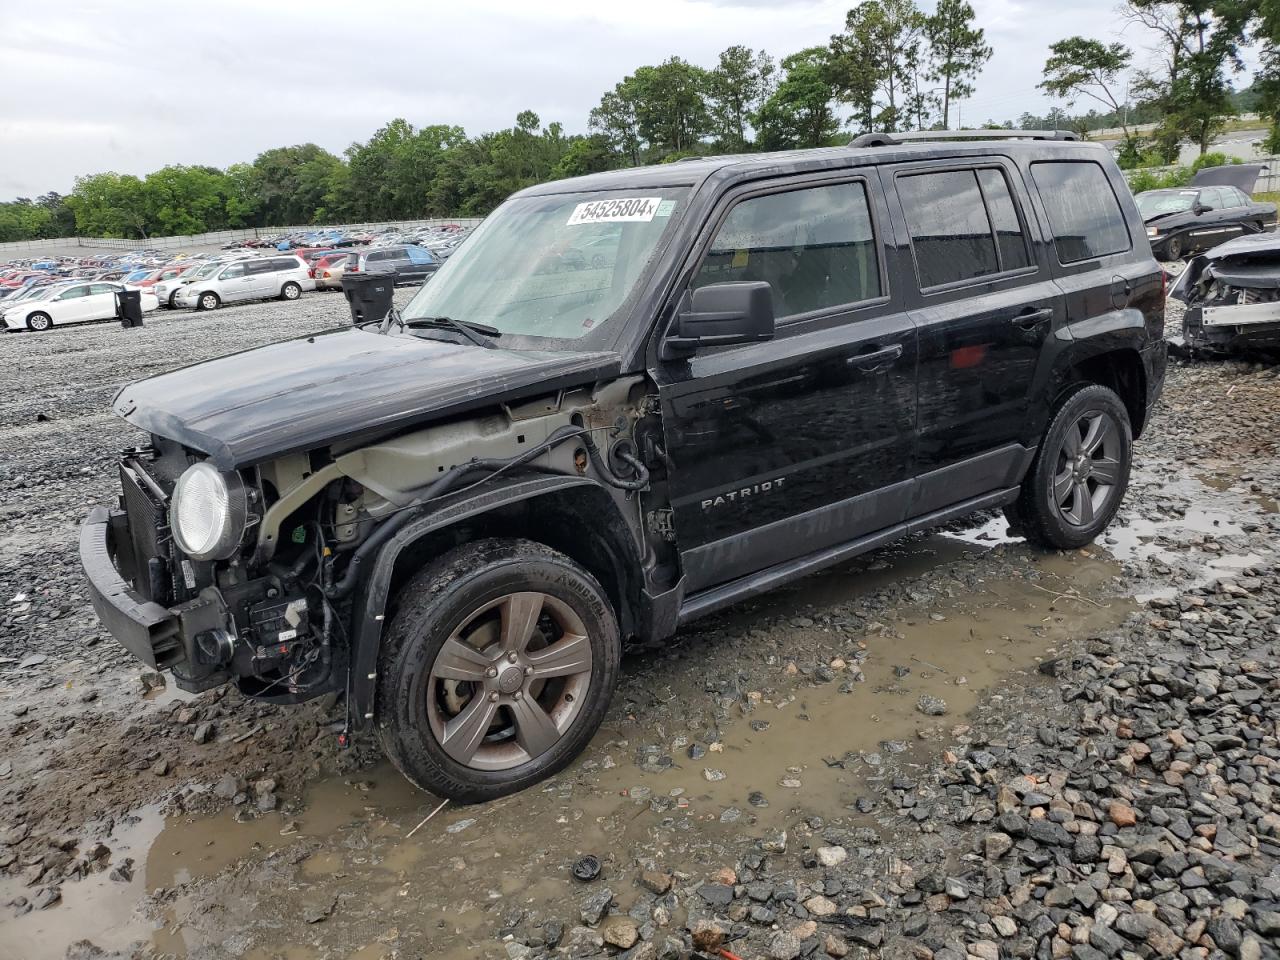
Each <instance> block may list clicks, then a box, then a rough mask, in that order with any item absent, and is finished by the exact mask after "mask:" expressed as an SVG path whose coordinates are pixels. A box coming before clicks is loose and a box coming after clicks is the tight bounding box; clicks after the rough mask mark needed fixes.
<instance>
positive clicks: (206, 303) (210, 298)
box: [196, 290, 222, 310]
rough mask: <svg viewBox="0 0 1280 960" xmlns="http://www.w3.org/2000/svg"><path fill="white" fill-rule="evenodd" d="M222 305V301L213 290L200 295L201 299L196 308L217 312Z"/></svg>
mask: <svg viewBox="0 0 1280 960" xmlns="http://www.w3.org/2000/svg"><path fill="white" fill-rule="evenodd" d="M221 304H222V299H221V298H220V297H219V296H218V295H217V294H216V293H214V292H213V291H212V290H210V291H208V292H206V293H202V294H200V299H199V300H197V301H196V306H197V307H199V308H200V309H201V310H217V309H218V307H219V306H220V305H221Z"/></svg>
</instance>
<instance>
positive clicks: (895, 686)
mask: <svg viewBox="0 0 1280 960" xmlns="http://www.w3.org/2000/svg"><path fill="white" fill-rule="evenodd" d="M345 322H347V314H346V310H345V304H344V303H343V302H342V301H341V300H340V299H339V298H338V297H335V296H331V295H324V294H310V295H307V296H304V297H303V298H302V300H300V301H299V302H297V303H293V304H276V303H271V304H259V305H248V306H242V307H233V308H225V309H223V310H219V311H217V312H215V313H211V314H208V315H201V314H183V315H171V314H159V315H153V316H152V317H149V318H148V324H147V327H146V328H145V329H143V330H135V331H123V330H121V329H120V328H119V327H116V326H107V325H104V326H98V327H92V328H78V329H66V330H59V331H55V332H53V333H51V334H47V335H43V336H35V335H27V334H21V335H14V336H5V337H0V357H3V359H4V360H5V361H7V365H8V366H9V368H10V369H11V370H13V371H16V372H15V373H14V374H12V375H11V376H10V377H9V378H8V380H7V381H6V382H7V390H8V393H7V395H6V396H5V398H4V399H5V405H6V409H7V410H8V411H9V414H10V415H9V417H7V418H6V426H5V427H4V428H3V429H4V431H5V433H6V435H5V437H4V441H3V444H2V446H0V449H3V450H4V451H5V453H4V458H3V460H2V461H0V478H2V479H3V481H4V484H3V488H4V490H5V496H4V499H3V500H2V501H0V511H2V516H3V518H4V519H5V521H6V523H5V526H4V532H3V534H2V536H3V538H4V545H5V547H6V549H5V550H4V551H3V552H2V553H0V604H2V606H0V618H3V619H2V622H3V631H0V803H2V804H3V806H4V809H5V817H4V820H3V821H0V958H6V960H7V958H8V957H14V958H22V960H35V958H40V957H61V956H64V955H65V956H74V957H100V956H106V955H113V956H131V957H132V956H137V957H160V956H191V957H207V958H222V957H246V958H259V957H261V958H270V957H285V956H288V957H290V958H294V957H330V956H334V957H346V956H360V957H362V958H365V957H381V958H390V957H420V956H421V957H425V956H431V957H446V958H451V957H458V958H462V957H476V956H494V957H507V958H510V960H519V958H523V957H542V956H574V957H593V956H605V955H623V956H626V957H627V958H628V960H651V958H658V957H661V958H667V960H671V958H676V957H681V958H682V957H688V956H690V954H691V951H693V950H694V949H695V948H696V949H700V950H706V951H709V952H710V953H711V955H715V952H716V951H717V950H719V949H722V948H723V949H727V950H729V951H731V952H732V954H734V955H736V956H740V957H743V958H755V957H762V958H771V960H793V958H796V957H800V956H805V957H822V956H832V957H841V956H845V955H851V956H886V957H905V956H911V957H913V958H918V960H934V958H936V960H967V958H977V960H997V958H998V957H1006V958H1007V957H1018V958H1032V957H1034V958H1036V960H1061V958H1065V957H1068V956H1070V957H1072V958H1074V960H1102V958H1107V957H1120V958H1124V960H1132V958H1147V957H1173V956H1178V957H1183V958H1186V960H1193V958H1194V960H1216V958H1218V957H1223V956H1229V957H1233V958H1238V960H1262V958H1276V957H1280V728H1278V727H1280V581H1278V578H1277V577H1276V575H1275V562H1276V547H1275V543H1276V535H1277V534H1278V533H1280V519H1278V518H1280V514H1277V513H1276V512H1275V511H1276V509H1277V503H1276V500H1277V498H1278V497H1280V456H1277V442H1278V440H1280V368H1266V367H1260V366H1257V365H1251V364H1247V363H1231V364H1224V363H1218V364H1202V365H1195V366H1177V367H1175V368H1174V369H1173V370H1172V371H1171V376H1170V381H1169V384H1168V387H1167V389H1166V394H1165V401H1164V403H1163V404H1162V406H1161V408H1160V409H1159V410H1158V412H1157V415H1156V419H1155V421H1154V423H1153V425H1152V427H1151V430H1150V432H1149V435H1148V436H1147V437H1145V438H1144V439H1143V440H1142V442H1141V443H1140V445H1139V447H1138V452H1137V456H1136V469H1135V475H1134V479H1133V483H1132V485H1131V488H1130V493H1129V497H1128V499H1127V501H1126V505H1125V507H1124V509H1123V511H1122V514H1121V516H1120V517H1119V518H1118V521H1117V523H1116V524H1115V525H1114V526H1113V527H1112V529H1111V530H1109V531H1108V534H1107V536H1106V537H1105V539H1104V542H1102V543H1100V544H1098V545H1097V546H1095V547H1093V548H1089V549H1087V550H1083V551H1076V552H1073V553H1070V554H1044V553H1039V552H1036V551H1033V550H1031V549H1029V548H1028V547H1026V546H1025V545H1024V544H1023V543H1021V542H1020V541H1016V540H1008V539H1007V538H1006V537H1005V536H1004V529H1003V524H1002V523H1001V522H1000V521H999V519H998V518H978V519H977V521H976V522H975V523H970V524H966V525H961V526H957V527H956V528H954V529H953V530H950V531H946V532H943V533H939V534H934V535H932V536H929V537H921V538H917V539H915V540H912V541H909V542H907V543H906V544H903V545H900V546H898V547H895V548H893V549H889V550H885V551H880V552H877V553H875V554H872V555H870V556H868V557H865V558H862V559H861V560H859V561H857V562H855V563H853V564H850V565H847V566H845V567H842V568H840V569H838V570H835V571H831V572H829V573H827V574H823V575H819V576H817V577H813V578H809V579H808V580H806V581H804V582H803V583H801V584H798V585H796V586H794V587H791V588H788V589H786V590H783V591H780V592H778V593H776V594H774V595H771V596H769V597H765V598H761V599H759V600H757V601H754V602H752V603H750V604H747V605H744V606H743V607H741V608H738V609H735V610H733V611H731V612H729V613H726V614H724V615H721V616H718V617H715V618H712V619H710V620H708V621H705V622H703V623H701V624H699V625H698V626H697V627H696V628H695V629H691V630H687V631H684V632H682V634H681V635H680V636H679V637H678V638H677V639H676V641H675V642H674V643H672V644H670V645H668V646H665V647H664V648H662V649H660V650H655V651H641V652H636V653H633V654H632V655H631V656H629V657H628V658H627V661H626V664H625V667H624V677H623V680H622V684H621V687H620V690H619V695H618V697H617V698H616V701H615V705H614V707H613V709H611V711H610V714H609V716H608V718H607V720H606V723H605V726H604V728H602V731H601V733H600V735H599V736H597V738H596V739H595V741H594V742H593V744H592V746H591V748H590V749H589V750H588V752H587V753H586V755H585V756H584V758H583V760H582V761H580V762H579V763H577V764H575V765H574V767H573V768H571V769H570V770H569V771H567V772H566V773H565V774H562V775H561V776H559V777H557V778H555V779H554V780H553V781H551V782H549V783H548V784H546V785H545V786H544V787H543V788H541V789H537V790H534V791H530V792H528V793H527V794H524V795H521V796H519V797H516V798H510V799H508V800H506V801H502V802H499V803H497V804H492V805H488V806H486V807H470V808H465V809H452V808H447V809H446V810H445V811H443V812H442V813H441V814H440V815H439V816H438V817H437V818H435V819H433V820H432V821H431V822H429V823H427V824H426V825H425V826H424V827H423V828H422V829H421V832H419V833H418V834H417V835H416V836H415V837H413V838H411V839H410V838H408V837H407V836H406V835H407V834H408V832H409V831H410V830H412V829H413V828H414V827H415V825H417V824H419V823H420V821H422V820H423V818H424V817H425V816H426V815H427V813H428V812H429V811H430V810H432V809H433V808H434V807H435V805H436V803H435V801H434V800H433V799H432V798H429V797H424V796H423V795H421V794H416V793H414V792H413V791H412V790H410V789H409V788H407V786H406V785H405V784H404V783H403V781H400V780H399V779H398V778H397V777H395V776H394V774H393V773H390V772H389V771H388V770H387V768H386V765H385V764H382V763H379V762H378V760H377V757H376V754H375V753H374V751H373V750H371V749H369V747H368V746H367V745H357V746H356V747H355V748H353V749H350V750H346V751H341V750H339V749H338V748H337V745H336V741H335V737H334V731H335V724H336V722H337V721H339V719H340V718H339V716H338V712H339V710H340V707H336V706H335V705H334V704H333V703H332V702H323V701H322V702H317V703H311V704H308V705H306V706H304V707H301V708H275V707H270V706H264V705H259V704H254V703H250V702H247V701H244V700H243V699H242V698H240V697H239V695H238V694H235V693H234V692H225V691H210V692H208V693H206V694H203V695H200V696H198V697H185V696H179V695H177V694H176V692H174V691H172V690H171V689H168V688H164V687H162V686H158V685H157V681H156V679H155V678H154V677H150V676H146V675H144V674H142V672H141V671H140V670H139V669H138V667H137V665H136V663H134V662H133V661H132V660H131V659H130V658H129V657H128V655H126V654H124V653H123V652H122V651H120V650H118V649H117V648H116V646H115V644H114V643H113V642H111V641H110V640H109V638H107V637H106V636H105V635H104V634H103V632H102V630H101V628H100V627H99V626H98V624H97V622H96V620H95V618H94V617H93V614H92V611H91V609H90V608H89V605H88V603H87V599H86V597H85V595H84V593H83V591H82V588H81V586H80V574H79V570H78V561H77V559H76V551H75V545H76V531H77V527H78V524H79V521H80V519H81V517H82V516H83V513H84V512H85V510H86V508H87V505H89V504H91V503H102V502H107V501H108V500H109V499H111V498H113V497H114V495H115V490H116V484H117V481H116V478H115V476H114V458H115V454H116V453H117V451H118V450H119V449H121V448H123V447H125V446H127V445H129V444H130V443H132V442H134V441H135V436H133V435H131V431H130V429H129V428H128V427H127V426H126V425H124V424H123V423H121V422H119V421H117V420H115V419H114V418H113V417H112V416H111V414H110V412H109V403H110V400H111V397H112V396H113V395H114V392H115V391H116V390H117V389H118V388H119V387H120V386H121V385H123V384H124V383H125V382H127V381H128V380H131V379H135V378H137V377H139V376H144V375H147V374H150V373H155V372H159V371H160V370H164V369H169V368H171V367H173V366H176V365H179V364H182V363H186V362H190V361H193V360H198V359H201V358H204V357H210V356H216V355H220V354H224V353H227V352H230V351H233V350H237V349H243V348H248V347H251V346H254V345H256V344H260V343H265V342H269V341H273V340H278V339H282V338H284V337H287V336H292V335H297V334H302V333H306V332H311V331H314V330H317V329H321V328H324V327H327V326H336V325H339V324H342V323H345ZM584 854H592V855H594V856H596V857H597V858H599V860H600V861H601V863H602V870H601V874H600V876H599V877H598V878H597V879H595V880H592V881H590V882H588V883H580V882H578V881H576V880H573V879H572V878H571V867H572V866H573V864H574V862H575V861H576V860H577V859H578V858H580V857H581V856H583V855H584Z"/></svg>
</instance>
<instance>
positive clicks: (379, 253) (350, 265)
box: [346, 244, 440, 283]
mask: <svg viewBox="0 0 1280 960" xmlns="http://www.w3.org/2000/svg"><path fill="white" fill-rule="evenodd" d="M346 269H347V270H348V271H351V272H353V273H355V272H358V273H368V272H369V271H370V270H376V271H384V272H385V271H389V272H392V273H394V274H395V275H396V280H395V282H396V283H415V282H419V281H422V280H425V279H426V278H427V277H429V276H430V275H431V274H433V273H435V272H436V271H437V270H439V269H440V261H439V260H437V259H436V258H435V256H433V255H432V253H431V251H430V250H427V249H426V248H425V247H419V246H415V245H414V244H395V245H393V246H386V247H376V248H374V249H371V250H365V251H362V252H359V253H353V254H351V256H350V257H349V258H348V259H347V263H346Z"/></svg>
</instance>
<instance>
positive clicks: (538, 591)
mask: <svg viewBox="0 0 1280 960" xmlns="http://www.w3.org/2000/svg"><path fill="white" fill-rule="evenodd" d="M620 648H621V644H620V640H619V635H618V626H617V621H616V619H615V617H614V613H613V609H612V607H611V606H610V604H609V602H608V600H607V598H606V597H605V594H604V591H603V589H602V588H601V587H600V584H599V583H597V582H596V580H595V579H594V578H593V577H592V576H591V575H590V574H589V573H587V571H585V570H583V569H582V568H581V567H580V566H578V565H577V564H576V563H574V562H573V561H572V560H570V559H569V558H568V557H566V556H564V555H563V554H561V553H558V552H557V551H555V550H552V549H551V548H549V547H545V546H542V545H541V544H536V543H532V542H529V541H524V540H481V541H477V542H475V543H470V544H465V545H463V546H461V547H458V548H456V549H455V550H452V551H450V552H449V553H447V554H445V555H444V556H442V557H440V558H439V559H438V560H436V561H435V562H433V563H431V564H430V565H428V566H427V567H426V568H424V569H423V570H422V571H421V572H420V573H419V574H418V575H417V576H415V577H414V578H413V579H412V580H411V581H410V582H409V583H408V584H407V585H406V586H405V588H404V589H403V590H402V591H401V593H400V597H399V609H398V610H397V612H396V614H395V616H394V618H393V620H392V623H391V626H390V629H389V630H388V632H387V637H386V639H385V641H384V646H383V650H382V653H381V656H380V660H379V670H378V689H377V708H376V712H377V728H378V733H379V736H380V739H381V741H382V745H383V749H384V750H385V751H386V753H387V755H388V756H389V757H390V758H391V761H392V763H394V764H395V766H396V767H397V769H399V770H400V772H401V773H403V774H404V775H405V776H406V777H407V778H408V779H409V780H411V781H412V782H413V783H415V784H416V785H418V786H419V787H421V788H423V789H424V790H428V791H430V792H432V793H435V794H438V795H439V796H443V797H450V798H452V799H454V800H457V801H461V802H464V803H473V802H478V801H482V800H492V799H494V798H496V797H501V796H505V795H506V794H509V793H514V792H516V791H518V790H523V789H524V788H525V787H528V786H531V785H532V784H534V783H537V782H538V781H539V780H542V779H544V778H546V777H549V776H551V775H552V774H554V773H556V772H558V771H559V770H562V769H563V768H564V767H566V766H567V765H568V764H569V763H570V762H571V761H572V760H573V759H574V757H576V756H577V755H578V754H579V753H581V752H582V750H583V748H584V747H586V745H587V743H588V742H589V741H590V739H591V737H592V735H593V734H594V733H595V731H596V729H597V728H598V727H599V726H600V722H601V720H603V719H604V714H605V710H606V708H607V707H608V705H609V700H610V698H611V696H612V695H613V688H614V685H615V683H616V681H617V675H618V662H619V658H620Z"/></svg>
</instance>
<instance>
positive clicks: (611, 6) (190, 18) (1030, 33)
mask: <svg viewBox="0 0 1280 960" xmlns="http://www.w3.org/2000/svg"><path fill="white" fill-rule="evenodd" d="M971 2H972V3H973V5H974V7H975V8H976V9H977V11H978V23H979V24H980V25H981V26H982V27H984V28H985V29H986V32H987V39H988V42H989V43H990V45H991V46H992V47H993V48H994V50H995V56H994V57H993V58H992V59H991V61H990V62H989V63H988V65H987V67H986V69H985V70H984V71H983V73H982V75H981V77H980V78H979V79H978V83H977V91H976V93H975V95H974V97H973V99H972V100H971V101H968V102H965V103H964V104H962V107H961V109H962V117H963V119H964V120H965V121H966V122H980V121H983V120H986V119H987V118H993V119H997V120H1004V119H1015V118H1016V117H1017V116H1018V115H1019V114H1020V113H1022V112H1023V111H1028V110H1029V111H1032V112H1036V113H1043V112H1047V109H1048V107H1049V105H1050V104H1049V103H1048V101H1047V100H1046V99H1045V98H1044V97H1043V96H1041V95H1040V93H1039V92H1038V91H1037V90H1036V89H1035V85H1036V83H1037V81H1038V80H1039V79H1040V70H1041V68H1042V66H1043V64H1044V60H1045V57H1046V55H1047V48H1048V45H1049V44H1050V43H1052V42H1053V41H1054V40H1057V39H1060V38H1062V37H1065V36H1069V35H1072V34H1077V33H1080V34H1084V35H1086V36H1091V37H1096V38H1098V39H1102V40H1107V41H1110V40H1114V39H1116V38H1117V37H1119V36H1120V35H1119V34H1118V31H1119V29H1120V26H1121V24H1120V21H1119V19H1118V18H1117V17H1116V15H1115V12H1114V8H1115V5H1116V0H1070V2H1062V0H1021V2H1019V0H971ZM851 5H852V3H851V2H850V0H842V2H828V0H642V2H641V0H552V2H542V3H532V2H529V0H463V2H459V3H430V4H428V3H423V2H420V0H419V2H411V0H365V2H363V3H358V4H356V3H351V2H349V0H347V2H331V0H307V2H305V3H304V2H291V0H285V2H270V0H220V2H218V3H215V4H212V5H210V4H199V5H195V4H187V3H175V2H172V0H170V2H164V3H161V2H144V0H137V2H134V3H130V4H120V3H118V2H117V3H95V2H87V0H58V2H56V3H54V2H44V3H21V2H19V0H0V199H8V198H9V197H13V196H35V195H37V194H40V193H44V192H45V191H48V190H57V191H59V192H62V193H66V192H68V191H70V189H71V187H72V184H73V182H74V179H75V177H76V176H77V175H79V174H84V173H98V172H101V171H104V170H115V171H118V172H120V173H134V174H140V175H141V174H146V173H148V172H149V171H151V170H154V169H157V168H159V167H162V166H165V165H166V164H174V163H184V164H194V163H202V164H212V165H214V166H218V167H224V166H226V165H228V164H231V163H235V162H237V161H248V160H252V159H253V158H254V157H255V156H256V155H257V154H258V153H259V152H261V151H262V150H265V149H268V148H270V147H276V146H283V145H287V144H293V143H305V142H307V141H312V142H315V143H318V144H320V145H321V146H323V147H326V148H328V149H329V150H332V151H334V152H335V153H340V152H341V151H342V150H343V149H344V148H346V147H347V146H348V145H349V144H350V143H351V142H352V141H354V140H365V139H367V138H368V137H369V135H370V134H371V133H372V132H373V131H374V130H375V129H377V128H378V127H379V126H380V125H382V124H383V123H385V122H386V121H387V120H390V119H392V118H393V117H397V116H400V117H404V118H405V119H407V120H409V121H410V122H411V123H413V124H414V125H424V124H429V123H449V124H459V125H461V126H464V127H465V128H466V129H467V132H468V133H473V134H474V133H480V132H483V131H485V130H494V129H499V128H502V127H508V126H511V125H512V124H513V123H514V119H515V115H516V113H518V112H519V111H520V110H523V109H532V110H534V111H535V112H536V113H537V114H538V115H539V116H540V117H541V118H542V121H543V123H544V124H546V123H549V122H551V121H553V120H559V121H560V122H561V123H562V124H564V127H565V129H566V131H568V132H570V133H578V132H585V130H586V123H587V113H588V111H590V109H591V108H592V107H593V106H594V105H595V104H596V103H598V102H599V99H600V95H601V93H603V92H604V91H605V90H608V89H610V88H611V87H612V86H613V85H614V84H615V83H616V82H617V81H618V80H620V79H621V78H622V77H623V76H624V75H625V74H627V73H629V72H631V71H632V70H634V69H635V68H636V67H637V66H640V65H642V64H646V63H658V62H660V61H661V60H662V59H664V58H666V57H668V56H670V55H672V54H676V55H679V56H682V57H684V58H686V59H687V60H690V61H692V62H693V63H697V64H700V65H702V66H712V65H713V64H714V63H715V59H716V55H717V53H718V52H719V51H720V50H722V49H724V48H725V47H727V46H729V45H731V44H735V43H741V44H746V45H748V46H751V47H756V48H759V47H763V48H765V49H766V50H768V51H769V52H770V53H771V54H773V55H775V56H778V57H781V56H783V55H785V54H787V53H791V52H793V51H795V50H799V49H801V48H803V47H807V46H813V45H815V44H822V43H826V42H827V40H828V38H829V37H830V35H831V34H832V33H835V32H837V31H839V30H840V28H841V27H842V26H843V25H844V16H845V12H846V11H847V10H848V8H849V7H850V6H851ZM923 6H924V7H925V8H926V9H932V6H933V0H924V3H923ZM1122 39H1124V40H1126V42H1128V43H1130V45H1132V46H1139V47H1145V46H1146V45H1147V44H1148V42H1149V40H1148V38H1147V37H1146V36H1144V35H1140V34H1130V35H1128V36H1124V37H1122ZM1245 82H1246V83H1247V79H1246V80H1245ZM1081 106H1083V103H1082V104H1081Z"/></svg>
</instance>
